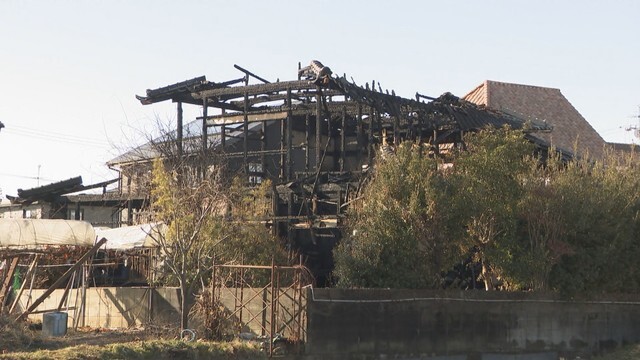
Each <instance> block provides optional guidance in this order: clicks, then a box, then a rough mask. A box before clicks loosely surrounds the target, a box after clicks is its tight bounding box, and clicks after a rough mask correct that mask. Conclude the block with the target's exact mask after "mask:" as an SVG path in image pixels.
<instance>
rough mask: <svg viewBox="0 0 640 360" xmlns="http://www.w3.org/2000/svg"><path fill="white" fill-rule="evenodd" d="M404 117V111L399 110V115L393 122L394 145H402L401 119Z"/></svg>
mask: <svg viewBox="0 0 640 360" xmlns="http://www.w3.org/2000/svg"><path fill="white" fill-rule="evenodd" d="M401 116H402V110H400V109H398V113H397V114H396V116H395V119H394V121H393V145H395V146H398V145H400V135H399V131H400V117H401Z"/></svg>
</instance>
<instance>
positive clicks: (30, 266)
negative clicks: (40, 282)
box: [9, 254, 40, 314]
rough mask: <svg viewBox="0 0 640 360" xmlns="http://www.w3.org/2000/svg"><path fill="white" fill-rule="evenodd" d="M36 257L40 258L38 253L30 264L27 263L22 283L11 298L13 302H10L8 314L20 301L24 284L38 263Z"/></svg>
mask: <svg viewBox="0 0 640 360" xmlns="http://www.w3.org/2000/svg"><path fill="white" fill-rule="evenodd" d="M38 258H40V254H36V255H35V256H34V258H33V261H32V262H31V265H29V269H28V270H27V273H26V274H25V275H24V278H23V280H22V284H21V285H20V290H18V293H17V294H16V298H15V299H13V304H11V307H10V308H9V314H11V313H12V312H13V310H14V309H15V308H16V305H18V302H19V301H20V297H21V296H22V293H23V292H24V288H25V285H27V280H28V279H29V277H31V276H32V275H33V273H34V269H35V267H36V265H37V263H38Z"/></svg>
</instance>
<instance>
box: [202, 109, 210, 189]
mask: <svg viewBox="0 0 640 360" xmlns="http://www.w3.org/2000/svg"><path fill="white" fill-rule="evenodd" d="M208 112H209V101H208V98H207V97H204V98H203V99H202V164H201V169H200V176H202V179H204V177H205V174H206V172H207V166H206V163H205V161H206V156H207V155H206V154H207V132H208V131H207V113H208Z"/></svg>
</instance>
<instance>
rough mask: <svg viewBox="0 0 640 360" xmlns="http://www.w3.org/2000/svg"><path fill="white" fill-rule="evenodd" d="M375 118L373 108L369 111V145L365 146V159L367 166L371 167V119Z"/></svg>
mask: <svg viewBox="0 0 640 360" xmlns="http://www.w3.org/2000/svg"><path fill="white" fill-rule="evenodd" d="M374 116H375V109H374V108H373V106H372V107H371V109H370V111H369V143H368V144H367V157H368V164H369V165H371V159H373V118H374Z"/></svg>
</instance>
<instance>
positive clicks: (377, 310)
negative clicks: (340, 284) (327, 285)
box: [305, 289, 640, 360]
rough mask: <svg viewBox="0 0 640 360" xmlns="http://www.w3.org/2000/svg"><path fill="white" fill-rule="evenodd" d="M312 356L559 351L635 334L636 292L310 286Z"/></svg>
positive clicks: (569, 354) (622, 340)
mask: <svg viewBox="0 0 640 360" xmlns="http://www.w3.org/2000/svg"><path fill="white" fill-rule="evenodd" d="M307 319H308V329H307V343H306V345H305V352H306V354H307V356H308V357H309V358H313V359H316V358H317V359H344V358H357V359H369V358H371V359H378V358H385V357H386V358H397V357H401V358H415V359H418V358H421V359H422V358H434V359H435V358H437V359H469V360H472V359H473V360H475V359H525V358H526V359H557V358H560V357H566V358H574V357H575V356H576V355H582V356H585V355H590V354H593V353H599V352H606V351H608V350H611V349H613V348H616V347H618V346H621V345H623V344H627V343H634V342H638V341H640V297H636V298H616V299H614V300H611V299H590V300H563V299H561V298H558V297H554V296H544V295H540V294H531V293H497V292H481V291H472V292H436V291H410V290H344V289H313V290H310V294H309V295H308V301H307Z"/></svg>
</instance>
